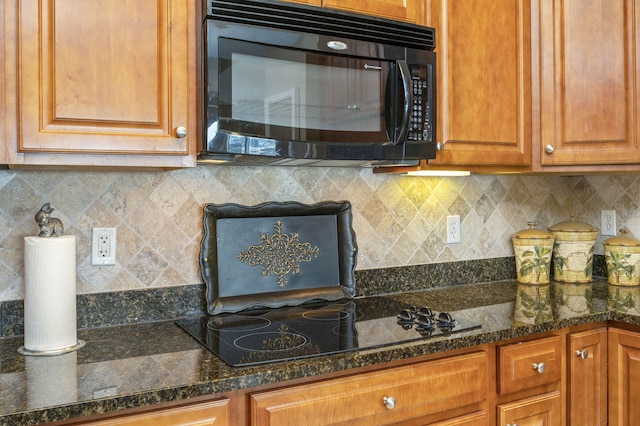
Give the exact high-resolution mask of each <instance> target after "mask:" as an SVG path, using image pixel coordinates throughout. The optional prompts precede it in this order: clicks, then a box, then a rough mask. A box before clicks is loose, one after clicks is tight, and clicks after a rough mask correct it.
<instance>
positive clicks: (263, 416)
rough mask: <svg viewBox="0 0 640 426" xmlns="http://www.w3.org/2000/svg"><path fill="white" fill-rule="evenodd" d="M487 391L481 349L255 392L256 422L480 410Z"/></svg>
mask: <svg viewBox="0 0 640 426" xmlns="http://www.w3.org/2000/svg"><path fill="white" fill-rule="evenodd" d="M487 394H488V357H487V353H486V352H476V353H471V354H467V355H459V356H454V357H450V358H446V359H442V360H435V361H429V362H424V363H420V364H415V365H409V366H403V367H397V368H392V369H389V370H383V371H377V372H372V373H364V374H360V375H356V376H350V377H345V378H338V379H333V380H326V381H323V382H317V383H311V384H305V385H299V386H293V387H288V388H284V389H277V390H273V391H265V392H261V393H255V394H252V395H251V424H252V425H254V426H258V425H260V426H262V425H274V426H275V425H278V426H287V425H292V426H293V425H296V426H297V425H300V424H305V425H307V426H312V425H327V424H349V425H372V424H380V425H381V424H391V423H399V422H403V421H406V420H409V419H413V418H417V417H421V416H426V415H429V414H434V413H442V412H445V411H447V410H453V409H456V408H459V407H465V406H470V407H471V408H470V412H475V411H477V407H475V406H473V404H477V403H480V402H481V401H484V400H485V399H486V398H487ZM454 424H455V423H454ZM462 424H464V423H462Z"/></svg>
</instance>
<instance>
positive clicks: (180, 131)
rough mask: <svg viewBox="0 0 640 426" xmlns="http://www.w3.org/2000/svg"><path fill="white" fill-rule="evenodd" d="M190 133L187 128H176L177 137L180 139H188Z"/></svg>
mask: <svg viewBox="0 0 640 426" xmlns="http://www.w3.org/2000/svg"><path fill="white" fill-rule="evenodd" d="M188 134H189V132H187V128H186V127H184V126H179V127H176V136H177V137H179V138H181V139H182V138H186V137H187V135H188Z"/></svg>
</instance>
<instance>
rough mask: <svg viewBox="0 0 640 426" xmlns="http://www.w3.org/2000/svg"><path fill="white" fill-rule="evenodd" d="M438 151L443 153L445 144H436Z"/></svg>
mask: <svg viewBox="0 0 640 426" xmlns="http://www.w3.org/2000/svg"><path fill="white" fill-rule="evenodd" d="M436 149H437V150H438V151H442V150H443V149H444V142H436Z"/></svg>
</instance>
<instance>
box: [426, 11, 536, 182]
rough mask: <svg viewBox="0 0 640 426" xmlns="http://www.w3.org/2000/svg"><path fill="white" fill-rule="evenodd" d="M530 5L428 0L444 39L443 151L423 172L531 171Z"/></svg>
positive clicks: (440, 53) (439, 41) (440, 47)
mask: <svg viewBox="0 0 640 426" xmlns="http://www.w3.org/2000/svg"><path fill="white" fill-rule="evenodd" d="M529 3H530V2H528V1H524V0H518V1H512V0H498V1H496V0H480V1H467V2H461V1H455V0H428V1H427V8H428V9H427V10H428V12H429V14H428V15H429V17H430V19H429V21H428V22H427V24H428V25H430V26H433V27H435V28H436V35H437V38H436V54H437V61H438V63H437V65H438V68H437V70H438V73H437V74H438V110H437V111H438V119H437V140H438V141H440V142H441V143H443V144H444V148H443V149H442V150H440V151H439V152H438V153H437V156H436V159H435V160H433V161H430V162H429V165H427V164H426V162H423V164H422V168H423V169H434V168H445V169H452V168H453V169H455V168H461V169H465V170H478V171H523V170H526V169H527V168H528V167H529V166H530V163H531V120H530V117H531V90H530V83H529V80H530V75H531V71H530V62H529V57H530V55H531V47H530V39H529V34H530V23H529V19H530V10H529Z"/></svg>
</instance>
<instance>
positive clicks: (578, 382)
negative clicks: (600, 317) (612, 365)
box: [567, 328, 607, 426]
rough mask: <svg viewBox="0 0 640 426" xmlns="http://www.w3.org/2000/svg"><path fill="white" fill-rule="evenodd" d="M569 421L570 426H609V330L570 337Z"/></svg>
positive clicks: (572, 334)
mask: <svg viewBox="0 0 640 426" xmlns="http://www.w3.org/2000/svg"><path fill="white" fill-rule="evenodd" d="M567 375H568V377H567V405H568V407H567V417H568V422H569V424H571V425H581V426H589V425H593V426H596V425H606V424H607V329H606V328H598V329H595V330H588V331H581V332H577V333H571V334H569V335H568V336H567Z"/></svg>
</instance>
